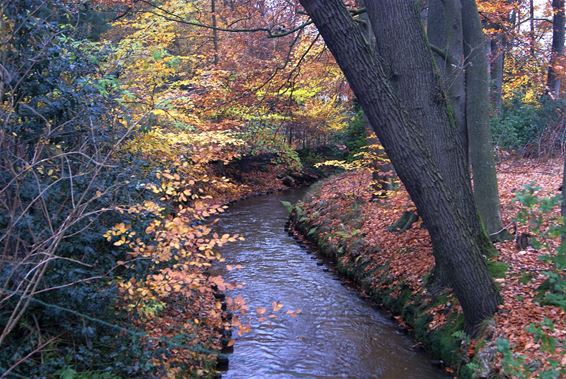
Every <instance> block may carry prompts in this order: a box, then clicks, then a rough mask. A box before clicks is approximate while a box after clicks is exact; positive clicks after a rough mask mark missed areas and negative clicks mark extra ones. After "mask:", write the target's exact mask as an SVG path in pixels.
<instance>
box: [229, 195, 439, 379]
mask: <svg viewBox="0 0 566 379" xmlns="http://www.w3.org/2000/svg"><path fill="white" fill-rule="evenodd" d="M301 196H302V191H293V192H289V193H285V194H277V195H269V196H262V197H257V198H252V199H248V200H245V201H242V202H239V203H237V204H236V205H234V206H233V207H232V208H230V210H229V211H228V212H227V213H226V214H225V215H224V216H223V217H222V220H221V222H220V227H219V228H220V232H222V233H240V234H243V235H244V236H245V238H246V240H245V241H243V242H238V243H233V244H230V245H227V246H225V247H224V248H223V250H222V252H223V255H224V257H225V258H226V261H227V264H232V265H237V264H240V265H242V266H243V268H241V269H239V270H233V271H229V272H225V273H223V274H224V276H225V278H226V279H227V280H228V281H236V282H238V283H240V284H244V286H243V288H240V289H237V290H234V291H231V292H230V293H228V296H236V295H238V294H241V295H242V296H243V297H244V298H245V299H246V302H247V305H248V306H249V309H250V310H251V312H250V313H252V314H253V313H255V312H254V311H253V310H255V308H256V307H267V308H268V310H269V309H270V306H271V303H272V301H279V302H281V303H283V305H284V308H283V312H279V314H281V315H283V314H284V311H285V310H286V309H292V310H294V309H298V308H300V309H302V313H301V314H299V315H298V316H297V317H295V318H292V317H289V316H282V317H279V318H277V319H275V320H272V321H271V326H269V325H267V324H266V323H262V324H261V325H259V324H258V323H257V320H253V319H252V321H251V322H252V327H253V328H252V331H251V332H250V333H247V334H245V335H243V336H242V337H237V334H236V333H234V336H235V337H234V338H236V344H235V346H234V353H233V354H231V355H230V356H229V359H230V368H229V370H228V371H227V372H226V373H224V374H223V375H222V377H223V378H400V379H401V378H419V379H421V378H445V376H444V375H443V374H442V373H441V372H440V371H439V370H437V369H435V368H434V367H432V366H431V365H430V363H429V362H430V361H429V360H428V359H427V357H426V356H425V355H423V354H422V353H417V352H413V351H411V345H412V344H413V342H412V341H411V340H410V338H408V337H406V336H404V335H401V334H399V333H398V332H397V331H396V329H395V326H394V325H393V324H392V323H391V321H389V320H388V319H387V318H386V317H384V316H383V315H381V314H380V313H379V312H378V311H376V310H375V309H374V308H372V307H371V306H370V305H369V304H368V303H367V302H365V301H364V300H362V299H360V298H359V297H358V295H357V294H356V292H355V290H353V289H351V288H348V287H346V286H344V285H343V284H342V283H341V282H340V280H338V278H337V277H336V275H335V274H333V273H331V272H327V271H328V270H326V271H325V266H320V263H319V262H318V261H317V260H316V259H314V256H312V255H309V254H307V252H306V251H305V249H304V248H302V247H301V246H299V245H298V244H297V243H296V242H295V241H294V240H293V239H292V238H291V237H290V236H288V235H287V233H286V232H285V230H284V224H285V222H286V220H287V213H286V211H285V209H284V208H283V206H282V205H281V203H280V202H281V201H282V200H286V201H292V202H293V201H295V200H297V199H299V198H300V197H301ZM317 263H318V264H317ZM254 318H255V317H254Z"/></svg>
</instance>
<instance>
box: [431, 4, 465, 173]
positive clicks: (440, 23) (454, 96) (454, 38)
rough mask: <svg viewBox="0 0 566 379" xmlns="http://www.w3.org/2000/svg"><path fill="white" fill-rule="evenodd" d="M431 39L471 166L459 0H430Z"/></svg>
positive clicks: (460, 5)
mask: <svg viewBox="0 0 566 379" xmlns="http://www.w3.org/2000/svg"><path fill="white" fill-rule="evenodd" d="M427 31H428V40H429V41H430V43H431V45H432V46H433V47H434V48H438V49H440V52H437V54H436V64H437V66H438V67H439V69H440V72H441V74H442V78H443V84H444V88H445V91H446V92H447V93H448V97H449V99H450V105H451V107H452V113H453V115H454V121H455V123H456V127H457V129H458V133H459V134H460V138H461V142H462V147H463V149H464V151H465V152H466V154H465V158H466V162H465V163H466V167H468V154H467V152H468V131H467V127H466V83H465V77H464V41H463V38H464V37H463V31H462V4H461V3H460V0H429V5H428V28H427Z"/></svg>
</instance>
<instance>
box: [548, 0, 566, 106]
mask: <svg viewBox="0 0 566 379" xmlns="http://www.w3.org/2000/svg"><path fill="white" fill-rule="evenodd" d="M564 3H565V1H564V0H552V11H553V13H554V16H553V19H552V50H551V52H552V55H551V58H550V65H549V67H548V79H547V87H548V92H549V94H550V95H551V96H552V97H553V98H555V99H558V98H560V74H559V72H558V70H557V69H556V65H557V64H558V63H559V61H560V58H562V59H563V57H564V31H565V28H566V25H565V19H566V17H565V14H564V13H565V11H564Z"/></svg>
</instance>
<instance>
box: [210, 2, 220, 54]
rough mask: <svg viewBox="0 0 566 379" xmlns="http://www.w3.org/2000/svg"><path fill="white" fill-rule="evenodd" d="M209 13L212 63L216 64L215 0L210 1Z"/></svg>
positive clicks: (216, 30)
mask: <svg viewBox="0 0 566 379" xmlns="http://www.w3.org/2000/svg"><path fill="white" fill-rule="evenodd" d="M210 13H211V16H210V17H211V20H210V21H211V23H212V43H213V46H214V60H213V63H214V64H215V65H216V64H218V61H219V60H218V29H216V28H217V26H218V25H217V21H216V0H210Z"/></svg>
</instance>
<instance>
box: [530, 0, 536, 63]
mask: <svg viewBox="0 0 566 379" xmlns="http://www.w3.org/2000/svg"><path fill="white" fill-rule="evenodd" d="M529 17H530V18H529V29H530V30H529V44H530V49H531V57H532V58H534V57H535V2H534V0H529Z"/></svg>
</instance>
